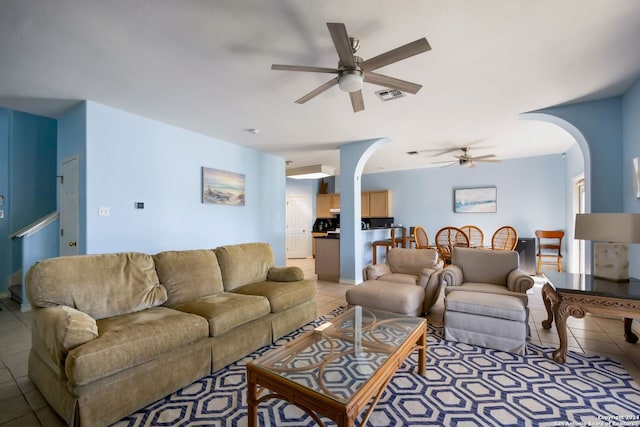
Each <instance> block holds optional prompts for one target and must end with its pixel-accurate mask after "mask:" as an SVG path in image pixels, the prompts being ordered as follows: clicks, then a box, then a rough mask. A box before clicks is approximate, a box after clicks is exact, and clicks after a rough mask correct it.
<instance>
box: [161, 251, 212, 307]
mask: <svg viewBox="0 0 640 427" xmlns="http://www.w3.org/2000/svg"><path fill="white" fill-rule="evenodd" d="M153 260H154V261H155V264H156V271H157V272H158V278H159V279H160V283H161V284H162V285H163V286H164V287H165V288H167V301H166V302H165V304H164V305H167V306H169V307H175V306H177V305H180V304H184V303H186V302H188V301H191V300H194V299H196V298H200V297H202V296H205V295H211V294H214V293H216V292H222V291H223V290H224V287H223V285H222V273H221V272H220V266H219V265H218V258H216V254H215V253H214V252H213V250H208V249H201V250H190V251H166V252H160V253H159V254H156V255H154V256H153Z"/></svg>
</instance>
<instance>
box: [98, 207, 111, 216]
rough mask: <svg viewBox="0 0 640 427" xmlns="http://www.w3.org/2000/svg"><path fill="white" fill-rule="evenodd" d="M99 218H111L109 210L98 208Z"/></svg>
mask: <svg viewBox="0 0 640 427" xmlns="http://www.w3.org/2000/svg"><path fill="white" fill-rule="evenodd" d="M98 216H109V208H107V207H100V208H98Z"/></svg>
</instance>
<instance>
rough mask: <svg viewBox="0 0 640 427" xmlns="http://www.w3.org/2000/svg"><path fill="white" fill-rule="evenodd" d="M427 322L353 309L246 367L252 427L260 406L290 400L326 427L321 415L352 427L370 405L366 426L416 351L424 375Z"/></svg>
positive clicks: (419, 318) (363, 422)
mask: <svg viewBox="0 0 640 427" xmlns="http://www.w3.org/2000/svg"><path fill="white" fill-rule="evenodd" d="M426 340H427V321H426V319H424V318H421V317H409V316H402V315H399V314H394V313H387V312H384V311H379V310H372V309H367V308H363V307H359V306H356V307H352V308H350V309H348V310H347V311H345V312H344V313H342V314H341V315H339V316H338V317H336V318H334V319H331V320H330V321H329V322H327V323H324V324H322V325H320V326H319V327H317V328H315V330H313V331H309V332H307V333H305V334H304V335H302V336H300V337H298V338H295V339H294V340H293V341H291V342H289V343H287V344H285V345H283V346H281V347H278V348H275V349H273V350H271V351H269V352H267V353H266V354H265V355H263V356H261V357H260V358H258V359H256V360H255V361H252V362H249V363H247V387H248V392H247V406H248V415H249V426H250V427H252V426H256V425H257V420H258V418H257V417H258V404H260V402H263V401H265V400H267V399H271V398H278V399H283V400H286V401H288V402H290V403H292V404H294V405H296V406H298V407H299V408H300V409H302V410H303V411H304V412H306V413H307V414H309V415H310V416H311V417H312V418H313V419H314V420H315V421H316V422H317V423H318V424H319V425H321V426H324V423H323V422H322V420H321V419H320V415H324V416H326V417H327V418H329V419H332V420H333V421H335V422H336V423H337V424H338V426H353V425H354V422H355V420H356V418H357V417H358V415H359V414H360V413H361V412H362V410H363V409H364V408H365V407H366V406H367V405H369V409H368V411H367V413H366V414H365V416H364V418H363V420H362V422H361V423H360V425H362V426H364V425H365V424H366V422H367V420H368V419H369V416H370V415H371V412H372V411H373V408H374V407H375V405H376V403H377V402H378V400H379V399H380V397H381V396H382V393H383V392H384V389H385V388H386V386H387V384H388V383H389V381H391V378H392V377H393V375H394V374H395V372H396V371H397V370H398V368H399V367H400V366H401V365H402V363H403V362H404V360H405V359H406V358H407V357H408V356H409V355H410V354H411V353H412V352H413V351H414V350H418V352H419V353H418V373H419V374H420V375H425V369H426V361H427V356H426V350H427V341H426Z"/></svg>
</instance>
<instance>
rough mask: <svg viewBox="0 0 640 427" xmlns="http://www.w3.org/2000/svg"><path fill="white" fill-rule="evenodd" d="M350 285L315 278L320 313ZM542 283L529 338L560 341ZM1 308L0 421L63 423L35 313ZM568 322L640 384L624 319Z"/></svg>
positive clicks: (311, 270) (437, 320)
mask: <svg viewBox="0 0 640 427" xmlns="http://www.w3.org/2000/svg"><path fill="white" fill-rule="evenodd" d="M287 264H288V265H297V266H299V267H300V268H302V270H303V271H304V273H305V277H306V278H309V279H316V275H315V262H314V260H313V259H290V260H288V261H287ZM351 286H352V285H343V284H339V283H334V282H325V281H317V288H318V294H317V298H316V301H317V308H318V316H321V315H323V314H326V313H328V312H330V311H332V310H334V309H335V308H338V307H341V306H345V305H346V304H347V302H346V300H345V292H346V290H347V289H349V288H350V287H351ZM540 289H541V287H540V285H537V286H536V287H534V289H533V290H534V293H533V294H532V295H530V296H529V307H530V310H531V319H530V322H529V323H530V326H531V335H532V336H531V342H532V343H534V344H538V345H542V346H545V347H556V346H557V344H558V335H557V333H556V332H555V327H552V329H550V330H545V329H543V328H542V326H541V322H542V321H543V320H544V319H546V317H547V312H546V310H545V308H544V304H543V303H542V298H541V296H540ZM442 302H443V300H442V298H441V299H440V300H439V301H438V303H436V305H435V306H434V308H433V309H432V311H431V313H430V314H429V322H431V323H432V324H435V325H439V324H442V318H443V312H444V306H443V304H442ZM0 308H2V311H0V426H1V427H31V426H44V427H57V426H63V425H64V423H63V422H62V421H61V420H60V418H58V417H57V416H56V414H55V413H54V412H53V411H52V410H51V408H50V407H49V405H48V404H47V403H46V402H45V401H44V399H43V398H42V396H41V395H40V393H39V392H38V390H36V388H35V387H34V386H33V384H32V383H31V382H30V381H29V379H28V378H27V358H28V355H29V349H30V347H31V313H30V312H24V313H23V312H20V310H19V307H18V305H17V304H16V303H15V302H13V301H11V300H9V299H0ZM567 323H568V326H569V328H568V336H569V346H570V348H569V349H570V350H572V351H576V352H581V353H587V354H599V355H602V356H605V357H610V358H612V359H615V360H618V361H620V362H621V363H622V364H623V365H624V367H625V368H626V370H627V371H628V372H629V373H630V374H631V375H632V376H633V377H634V379H635V381H636V382H637V383H639V384H640V344H629V343H627V342H625V340H624V334H623V325H622V321H621V320H619V319H606V318H599V317H595V316H590V315H587V316H586V317H585V318H583V319H575V318H569V321H568V322H567Z"/></svg>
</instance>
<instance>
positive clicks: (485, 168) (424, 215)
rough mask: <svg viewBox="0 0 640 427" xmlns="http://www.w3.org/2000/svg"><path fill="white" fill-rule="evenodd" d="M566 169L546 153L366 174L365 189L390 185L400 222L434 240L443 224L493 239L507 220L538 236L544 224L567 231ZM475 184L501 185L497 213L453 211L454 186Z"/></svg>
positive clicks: (487, 240)
mask: <svg viewBox="0 0 640 427" xmlns="http://www.w3.org/2000/svg"><path fill="white" fill-rule="evenodd" d="M564 171H565V159H564V158H563V157H562V156H561V155H552V156H540V157H530V158H524V159H513V160H505V161H503V162H502V163H492V164H480V163H478V164H477V166H476V167H475V168H473V169H469V168H462V167H457V166H452V167H446V168H426V169H414V170H410V171H401V172H387V173H377V174H369V175H363V177H362V191H373V190H380V189H390V190H391V191H392V207H393V216H394V218H395V222H396V223H400V224H402V225H404V226H413V225H422V226H423V227H425V229H426V230H427V232H428V233H429V237H430V238H431V239H433V238H434V237H435V233H436V231H437V230H439V229H440V228H441V227H444V226H448V225H453V226H462V225H466V224H473V225H477V226H478V227H480V228H482V230H483V231H484V233H485V243H490V239H491V235H492V234H493V232H494V231H495V230H496V229H497V228H498V227H500V226H502V225H506V224H510V225H513V226H514V227H515V228H516V230H517V231H518V234H519V235H520V236H521V237H533V236H534V232H535V230H536V229H539V228H542V229H564V228H565V211H566V209H567V206H566V191H567V189H566V186H565V185H564V181H565V175H564ZM473 187H497V193H498V212H497V213H454V212H453V190H454V189H455V188H473ZM548 206H552V209H548V208H545V207H548Z"/></svg>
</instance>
